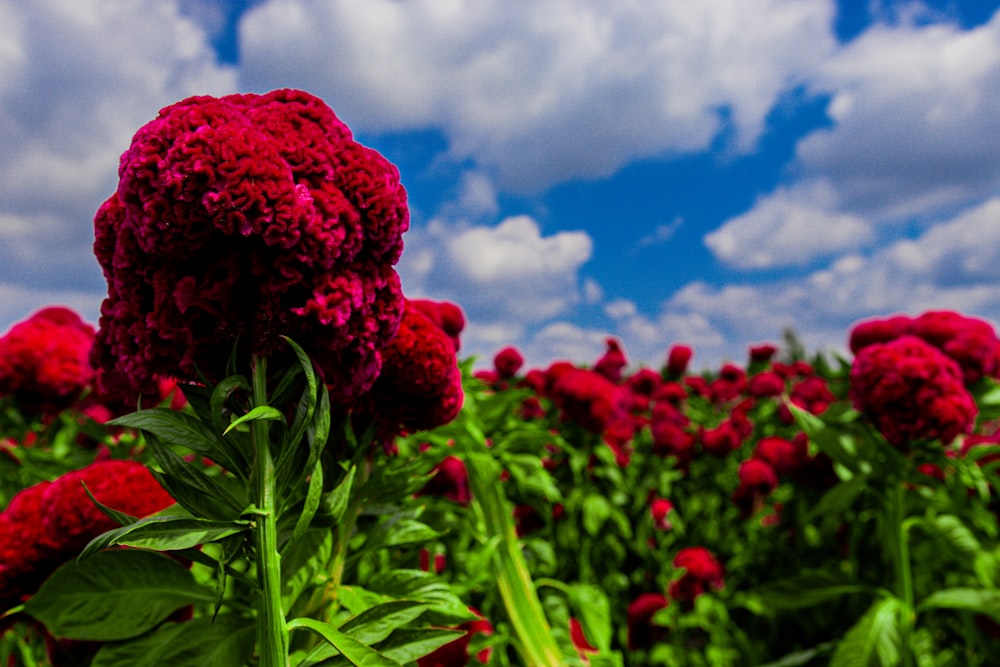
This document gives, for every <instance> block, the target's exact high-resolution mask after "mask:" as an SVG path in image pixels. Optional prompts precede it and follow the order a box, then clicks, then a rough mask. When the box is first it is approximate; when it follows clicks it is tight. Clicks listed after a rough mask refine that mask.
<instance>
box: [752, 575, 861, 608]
mask: <svg viewBox="0 0 1000 667" xmlns="http://www.w3.org/2000/svg"><path fill="white" fill-rule="evenodd" d="M873 592H874V589H873V588H872V587H871V586H869V585H867V584H863V583H861V582H859V581H858V580H856V579H852V578H850V577H847V576H844V575H842V574H838V573H836V572H830V571H828V570H805V571H803V572H800V573H798V574H796V575H794V576H792V577H788V578H787V579H782V580H780V581H776V582H774V583H772V584H768V585H765V586H761V587H760V588H757V589H756V590H754V591H751V593H750V594H752V595H754V596H756V597H757V598H758V599H759V600H760V601H761V602H762V603H763V606H764V607H766V608H770V609H774V610H788V609H802V608H805V607H812V606H814V605H817V604H819V603H821V602H825V601H827V600H831V599H834V598H839V597H841V596H844V595H852V594H856V593H873Z"/></svg>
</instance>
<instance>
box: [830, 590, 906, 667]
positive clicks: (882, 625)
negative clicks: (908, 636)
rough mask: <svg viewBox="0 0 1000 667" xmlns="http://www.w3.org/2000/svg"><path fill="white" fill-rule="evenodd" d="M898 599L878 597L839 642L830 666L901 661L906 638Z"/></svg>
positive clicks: (860, 666)
mask: <svg viewBox="0 0 1000 667" xmlns="http://www.w3.org/2000/svg"><path fill="white" fill-rule="evenodd" d="M901 611H902V603H901V602H900V601H899V599H898V598H894V597H887V598H882V599H880V600H876V601H875V602H874V603H873V604H872V606H871V607H869V608H868V611H866V612H865V614H864V616H862V617H861V619H860V620H859V621H858V622H857V623H855V624H854V625H853V626H852V627H851V629H850V630H848V631H847V634H845V635H844V637H843V638H842V639H841V640H840V642H839V643H838V644H837V650H836V651H834V654H833V657H832V658H831V660H830V667H869V666H877V667H890V666H892V665H897V664H899V660H900V656H901V651H902V650H904V648H905V647H903V646H902V638H901V636H900V632H899V617H900V613H901Z"/></svg>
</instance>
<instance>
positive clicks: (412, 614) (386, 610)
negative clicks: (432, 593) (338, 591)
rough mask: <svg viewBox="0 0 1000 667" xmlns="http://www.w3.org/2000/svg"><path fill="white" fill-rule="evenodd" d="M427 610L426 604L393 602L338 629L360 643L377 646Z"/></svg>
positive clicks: (365, 613) (374, 608) (356, 617)
mask: <svg viewBox="0 0 1000 667" xmlns="http://www.w3.org/2000/svg"><path fill="white" fill-rule="evenodd" d="M426 609H427V603H426V602H417V601H416V600H392V601H391V602H385V603H383V604H380V605H377V606H375V607H372V608H370V609H367V610H365V611H363V612H362V613H360V614H358V615H357V616H355V617H353V618H351V619H348V620H347V621H346V622H345V623H344V624H343V625H341V626H340V627H339V628H337V629H338V630H339V631H340V632H343V633H344V634H345V635H349V636H351V637H353V638H355V639H357V640H358V641H359V642H362V643H365V644H376V643H378V642H380V641H382V640H383V639H385V638H386V637H388V636H389V635H390V634H392V631H393V630H395V629H396V628H399V627H401V626H404V625H406V624H407V623H409V622H410V621H412V620H414V619H416V618H417V617H418V616H420V615H421V614H422V613H424V610H426Z"/></svg>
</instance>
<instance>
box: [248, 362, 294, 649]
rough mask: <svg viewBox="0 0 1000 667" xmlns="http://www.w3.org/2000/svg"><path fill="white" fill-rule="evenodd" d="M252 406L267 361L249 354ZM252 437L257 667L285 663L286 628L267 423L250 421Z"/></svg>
mask: <svg viewBox="0 0 1000 667" xmlns="http://www.w3.org/2000/svg"><path fill="white" fill-rule="evenodd" d="M252 372H253V407H258V406H261V405H267V360H266V359H265V358H263V357H259V356H257V355H254V357H253V369H252ZM250 435H251V437H252V439H253V449H254V469H253V489H252V491H253V502H254V504H255V505H256V506H257V509H258V515H257V517H256V527H255V529H254V530H255V532H254V537H255V542H256V547H257V580H258V582H259V585H260V597H259V600H258V604H257V642H258V644H257V646H258V652H259V657H260V662H259V665H260V667H287V666H288V628H287V627H286V626H285V612H284V610H283V609H282V608H281V556H280V555H279V554H278V517H277V499H276V498H275V469H274V458H273V456H272V453H271V442H270V438H269V436H268V424H267V422H264V421H253V422H250Z"/></svg>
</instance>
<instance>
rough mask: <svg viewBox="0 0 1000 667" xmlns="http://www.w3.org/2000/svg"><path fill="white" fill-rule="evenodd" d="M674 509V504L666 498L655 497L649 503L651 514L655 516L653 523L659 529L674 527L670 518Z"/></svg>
mask: <svg viewBox="0 0 1000 667" xmlns="http://www.w3.org/2000/svg"><path fill="white" fill-rule="evenodd" d="M673 510H674V504H673V503H672V502H670V501H669V500H667V499H666V498H653V500H652V502H650V503H649V514H650V516H652V517H653V525H654V526H656V529H657V530H670V529H671V528H673V527H674V525H673V524H672V523H670V518H669V515H670V513H671V512H672V511H673Z"/></svg>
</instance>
